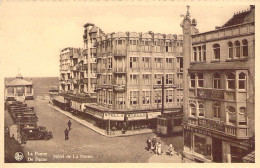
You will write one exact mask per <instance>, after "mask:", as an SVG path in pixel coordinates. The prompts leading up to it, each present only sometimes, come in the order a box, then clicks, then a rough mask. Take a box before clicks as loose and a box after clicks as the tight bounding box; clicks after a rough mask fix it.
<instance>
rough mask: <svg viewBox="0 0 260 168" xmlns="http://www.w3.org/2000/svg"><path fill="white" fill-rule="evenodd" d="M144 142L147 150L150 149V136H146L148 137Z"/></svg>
mask: <svg viewBox="0 0 260 168" xmlns="http://www.w3.org/2000/svg"><path fill="white" fill-rule="evenodd" d="M146 143H147V150H148V151H150V149H151V146H152V141H151V139H150V137H148V139H147V140H146Z"/></svg>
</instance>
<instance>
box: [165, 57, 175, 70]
mask: <svg viewBox="0 0 260 168" xmlns="http://www.w3.org/2000/svg"><path fill="white" fill-rule="evenodd" d="M173 67H174V66H173V58H166V68H167V69H173Z"/></svg>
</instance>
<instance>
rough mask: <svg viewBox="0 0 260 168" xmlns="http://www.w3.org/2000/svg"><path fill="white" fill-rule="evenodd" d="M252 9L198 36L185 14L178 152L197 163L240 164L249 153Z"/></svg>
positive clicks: (252, 121) (251, 132)
mask: <svg viewBox="0 0 260 168" xmlns="http://www.w3.org/2000/svg"><path fill="white" fill-rule="evenodd" d="M254 16H255V7H254V6H251V7H250V9H248V10H246V11H242V12H238V13H235V14H234V16H233V17H232V18H231V19H230V20H228V21H227V22H226V23H225V24H224V25H223V26H221V27H217V28H216V30H213V31H209V32H205V33H199V32H198V30H197V29H196V24H197V23H196V20H195V19H193V20H191V19H190V14H189V12H187V14H186V16H184V20H183V22H182V25H181V26H182V28H183V36H184V37H183V38H184V40H183V43H184V44H183V53H184V75H183V76H184V78H183V79H184V81H183V82H184V83H183V85H184V105H183V106H184V122H183V127H184V153H185V155H186V157H190V158H192V159H194V160H197V161H199V162H229V163H230V162H242V158H243V157H244V156H245V155H246V154H248V153H250V152H252V151H254V133H255V117H254V115H255V109H254V105H255V99H254V89H255V17H254Z"/></svg>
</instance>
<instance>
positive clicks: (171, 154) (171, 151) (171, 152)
mask: <svg viewBox="0 0 260 168" xmlns="http://www.w3.org/2000/svg"><path fill="white" fill-rule="evenodd" d="M168 151H169V155H170V156H173V147H172V144H170V146H169V148H168Z"/></svg>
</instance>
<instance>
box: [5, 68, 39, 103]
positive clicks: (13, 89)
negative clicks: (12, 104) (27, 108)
mask: <svg viewBox="0 0 260 168" xmlns="http://www.w3.org/2000/svg"><path fill="white" fill-rule="evenodd" d="M33 99H34V98H33V84H32V81H30V82H29V81H26V80H24V79H23V77H22V75H21V74H20V73H19V74H18V75H17V76H16V78H15V79H14V80H13V81H11V82H7V81H6V83H5V100H6V101H16V100H33Z"/></svg>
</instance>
